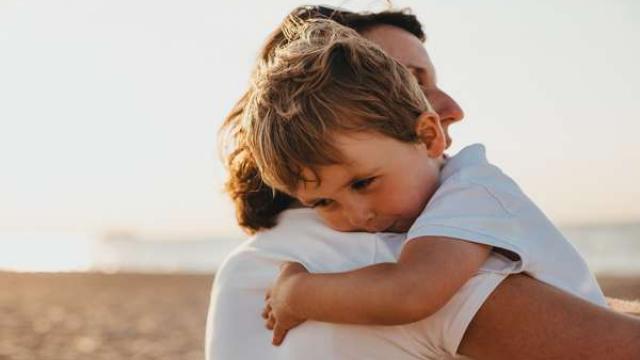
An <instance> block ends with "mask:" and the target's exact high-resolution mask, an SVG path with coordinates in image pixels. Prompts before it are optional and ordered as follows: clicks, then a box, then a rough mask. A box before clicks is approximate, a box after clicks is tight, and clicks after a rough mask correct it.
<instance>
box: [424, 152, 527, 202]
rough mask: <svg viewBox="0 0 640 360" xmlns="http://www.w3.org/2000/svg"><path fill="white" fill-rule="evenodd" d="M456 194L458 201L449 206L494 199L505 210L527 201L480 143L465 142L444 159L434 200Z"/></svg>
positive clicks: (443, 199) (449, 199)
mask: <svg viewBox="0 0 640 360" xmlns="http://www.w3.org/2000/svg"><path fill="white" fill-rule="evenodd" d="M455 197H460V199H458V200H460V201H454V202H453V203H451V206H454V205H455V206H462V207H468V206H470V204H472V203H477V204H478V205H481V206H487V205H489V204H491V203H494V204H495V205H498V206H499V208H501V209H502V210H504V211H506V212H507V213H512V212H513V211H517V210H518V209H521V208H522V207H523V206H527V204H529V202H530V200H529V199H528V198H527V197H526V195H525V194H524V192H523V191H522V189H521V188H520V187H519V186H518V184H517V183H516V182H515V181H514V180H513V179H512V178H511V177H509V176H508V175H507V174H505V173H504V172H503V171H502V170H501V169H500V168H499V167H497V166H496V165H494V164H491V163H490V162H489V161H488V160H487V156H486V149H485V147H484V145H482V144H474V145H470V146H467V147H465V148H463V149H462V150H460V151H459V152H458V153H457V154H456V155H454V156H452V157H450V158H448V159H447V162H446V164H445V166H444V168H443V170H442V173H441V180H440V187H439V188H438V191H437V192H436V194H435V195H434V200H436V201H438V200H439V201H446V202H450V201H451V200H452V198H455ZM463 199H466V201H462V200H463Z"/></svg>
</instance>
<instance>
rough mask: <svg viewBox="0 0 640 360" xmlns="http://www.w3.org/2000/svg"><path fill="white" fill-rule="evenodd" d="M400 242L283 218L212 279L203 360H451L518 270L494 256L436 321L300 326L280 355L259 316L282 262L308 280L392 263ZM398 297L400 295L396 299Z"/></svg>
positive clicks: (306, 214) (396, 237)
mask: <svg viewBox="0 0 640 360" xmlns="http://www.w3.org/2000/svg"><path fill="white" fill-rule="evenodd" d="M405 238H406V236H405V234H369V233H342V232H337V231H333V230H331V229H330V228H328V227H327V226H326V225H324V224H323V223H322V221H321V220H320V218H319V217H318V216H317V215H316V214H315V213H314V211H313V210H311V209H295V210H288V211H285V212H284V213H283V214H282V215H281V216H280V218H279V222H278V225H277V226H276V227H275V228H273V229H271V230H268V231H263V232H261V233H259V234H258V235H257V236H255V237H254V238H252V239H250V240H248V241H247V242H245V243H243V244H242V245H241V246H240V247H238V248H237V249H236V250H235V251H234V252H233V253H231V254H230V255H229V256H228V257H227V259H226V260H225V261H224V263H223V264H222V266H221V267H220V268H219V269H218V272H217V273H216V279H215V283H214V287H213V290H212V294H211V304H210V308H209V316H208V319H207V333H206V359H207V360H229V359H243V360H244V359H266V360H271V359H285V360H293V359H308V360H313V359H319V360H320V359H322V360H325V359H381V360H382V359H385V360H387V359H397V360H403V359H451V358H459V357H458V356H456V355H455V354H456V351H457V348H458V346H459V344H460V341H461V340H462V336H463V335H464V332H465V331H466V329H467V326H468V325H469V323H470V322H471V320H472V319H473V317H474V316H475V314H476V312H477V311H478V309H479V308H480V306H481V305H482V304H483V303H484V301H485V300H486V298H487V297H488V296H489V294H491V292H492V291H493V290H494V289H495V288H496V287H497V286H498V285H499V284H500V282H501V281H502V280H503V279H504V278H505V277H506V276H507V275H508V274H510V273H512V272H514V271H515V270H516V269H515V266H516V264H515V263H514V262H512V261H509V260H507V259H506V258H504V257H502V256H501V255H498V254H494V255H492V256H491V257H490V258H489V259H488V260H487V262H486V263H485V264H484V265H483V267H482V269H481V270H480V271H479V272H478V274H477V275H475V276H474V277H473V278H471V279H470V280H469V281H468V282H467V283H466V284H465V285H464V286H463V287H462V288H461V289H460V290H459V291H458V293H456V295H455V296H454V297H453V298H452V299H451V300H450V301H449V302H448V303H447V304H446V305H445V306H444V307H443V308H442V309H440V310H439V311H438V312H437V313H435V314H434V315H432V316H430V317H428V318H426V319H424V320H421V321H418V322H415V323H412V324H407V325H401V326H362V325H340V324H330V323H321V322H316V321H306V322H305V323H303V324H302V325H300V326H298V327H296V328H295V329H293V330H292V331H290V332H289V333H288V335H287V338H286V339H285V341H284V343H283V344H282V345H281V346H280V347H275V346H273V345H271V336H272V334H271V332H270V331H269V330H267V329H266V328H265V326H264V321H263V319H262V318H261V317H260V313H261V311H262V308H263V306H264V294H265V289H266V288H267V286H268V285H269V284H270V283H271V282H272V281H273V280H274V279H275V278H276V276H277V274H278V271H279V269H278V267H279V265H280V263H281V262H283V261H287V260H292V261H298V262H301V263H302V264H304V266H305V267H306V268H307V269H309V270H310V271H311V272H342V271H348V270H352V269H356V268H360V267H364V266H368V265H371V264H375V263H381V262H395V261H396V260H397V258H398V255H399V254H400V251H401V248H402V245H403V243H404V240H405ZM398 296H402V294H398Z"/></svg>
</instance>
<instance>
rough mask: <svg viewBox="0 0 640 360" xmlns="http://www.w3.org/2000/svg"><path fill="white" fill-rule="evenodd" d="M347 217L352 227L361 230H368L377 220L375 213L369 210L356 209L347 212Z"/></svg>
mask: <svg viewBox="0 0 640 360" xmlns="http://www.w3.org/2000/svg"><path fill="white" fill-rule="evenodd" d="M346 216H347V218H348V219H349V222H350V223H351V225H353V227H355V228H356V229H359V230H366V229H367V228H368V227H369V226H370V225H371V223H372V222H373V219H374V218H375V214H374V212H373V211H371V209H369V208H354V209H352V210H347V214H346Z"/></svg>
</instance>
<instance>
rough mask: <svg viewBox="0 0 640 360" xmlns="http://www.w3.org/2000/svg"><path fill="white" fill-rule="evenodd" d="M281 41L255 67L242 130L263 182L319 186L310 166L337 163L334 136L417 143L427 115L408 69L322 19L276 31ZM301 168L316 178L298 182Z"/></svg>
mask: <svg viewBox="0 0 640 360" xmlns="http://www.w3.org/2000/svg"><path fill="white" fill-rule="evenodd" d="M283 32H284V34H285V36H286V37H287V41H284V42H282V45H281V46H279V47H278V48H276V49H275V51H274V53H273V54H274V55H273V56H272V57H271V58H269V59H268V60H264V61H263V62H262V63H261V64H259V66H258V68H257V70H256V71H255V73H254V75H253V79H252V89H251V90H252V91H251V97H250V98H249V99H248V103H247V107H246V108H245V113H244V119H243V129H244V131H246V134H247V138H246V140H247V144H248V148H249V150H250V151H251V154H252V155H253V157H254V158H255V161H256V164H257V166H258V168H259V170H260V173H261V175H262V179H263V181H264V182H265V183H266V184H268V185H269V186H271V187H273V188H275V189H278V190H280V191H284V192H286V193H289V194H292V193H294V192H295V190H296V189H297V188H298V186H299V185H300V181H319V179H318V177H317V171H316V170H317V167H318V166H323V165H330V164H337V163H341V162H342V161H343V159H342V154H340V152H339V151H338V150H337V148H336V146H335V144H334V142H333V141H332V140H333V139H334V135H335V134H336V133H337V132H376V133H380V134H383V135H386V136H390V137H392V138H395V139H397V140H400V141H403V142H411V143H416V142H418V141H419V140H418V138H417V136H416V132H415V123H416V119H417V118H418V116H419V115H420V114H421V113H423V112H425V111H432V109H431V106H430V105H429V103H428V101H427V100H426V98H425V96H424V94H423V93H422V91H421V89H420V87H419V85H418V83H417V82H416V80H415V78H414V77H413V76H412V74H411V73H410V71H409V70H407V69H406V68H405V67H404V66H403V65H401V64H400V63H398V62H397V61H395V60H394V59H392V58H391V57H389V56H388V55H386V54H385V53H384V51H383V50H382V49H380V48H379V47H378V46H377V45H375V44H373V43H372V42H370V41H368V40H366V39H364V38H362V37H361V36H360V35H359V34H358V33H356V32H355V31H354V30H351V29H349V28H347V27H344V26H342V25H339V24H338V23H336V22H334V21H331V20H327V19H314V20H306V21H301V20H299V19H296V18H294V17H291V18H289V19H288V21H286V22H285V24H284V25H283ZM305 168H308V169H310V170H311V171H312V172H313V173H314V174H316V176H315V177H316V178H315V179H304V178H303V177H302V171H303V169H305Z"/></svg>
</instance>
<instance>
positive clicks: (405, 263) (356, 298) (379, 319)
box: [263, 236, 491, 343]
mask: <svg viewBox="0 0 640 360" xmlns="http://www.w3.org/2000/svg"><path fill="white" fill-rule="evenodd" d="M490 251H491V247H489V246H487V245H481V244H476V243H472V242H467V241H462V240H457V239H451V238H446V237H431V236H429V237H421V238H417V239H413V240H411V241H409V242H408V243H407V244H406V246H405V247H404V249H403V250H402V253H401V254H400V257H399V259H398V262H397V263H383V264H376V265H372V266H367V267H365V268H361V269H358V270H354V271H349V272H344V273H337V274H312V273H308V272H306V271H305V270H304V268H302V267H301V266H299V265H298V267H297V269H287V267H285V268H284V270H283V273H282V274H281V275H280V276H279V278H278V280H277V281H276V283H275V284H274V286H273V287H272V288H271V289H270V292H269V294H268V299H267V307H266V309H265V313H264V314H263V316H264V317H265V318H266V319H267V327H269V328H271V329H274V343H279V342H281V341H282V338H283V337H284V335H285V334H286V331H287V330H288V329H290V328H291V327H294V326H296V325H297V324H299V323H300V322H302V321H304V319H313V320H318V321H325V322H333V323H350V324H376V325H398V324H406V323H411V322H414V321H418V320H420V319H423V318H425V317H427V316H429V315H431V314H433V313H435V312H436V311H437V310H438V309H440V307H442V306H443V305H444V304H445V303H446V302H447V301H448V300H449V299H450V298H451V297H452V296H453V295H454V294H455V293H456V291H458V289H460V287H462V285H464V283H465V282H466V281H467V280H469V279H470V278H471V277H472V276H473V275H474V274H475V273H476V272H477V271H478V269H479V268H480V266H481V265H482V264H483V263H484V262H485V260H486V259H487V258H488V256H489V253H490ZM301 268H302V269H301Z"/></svg>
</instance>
